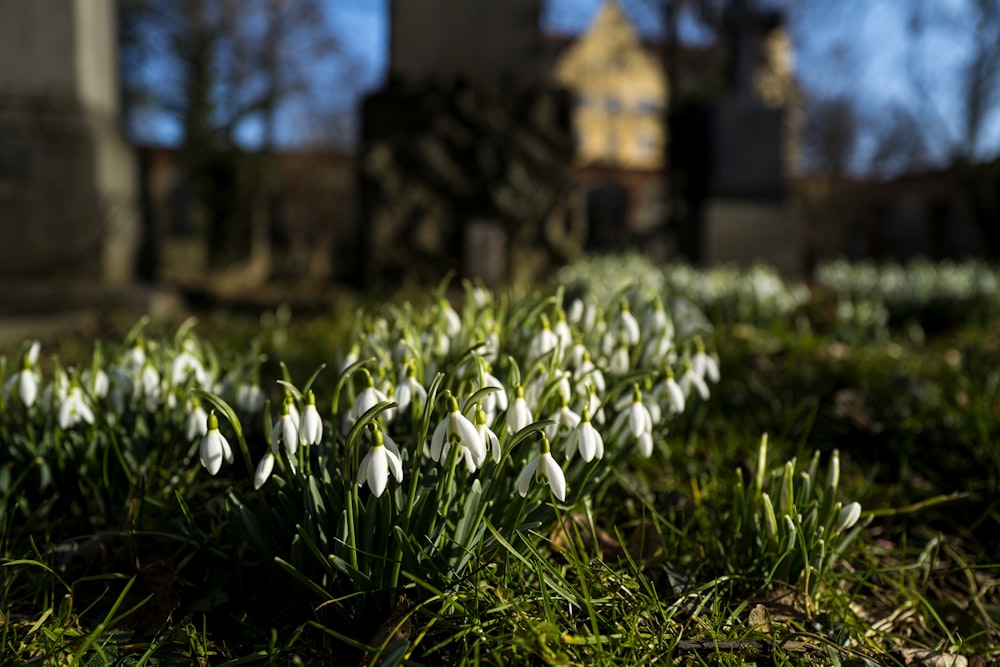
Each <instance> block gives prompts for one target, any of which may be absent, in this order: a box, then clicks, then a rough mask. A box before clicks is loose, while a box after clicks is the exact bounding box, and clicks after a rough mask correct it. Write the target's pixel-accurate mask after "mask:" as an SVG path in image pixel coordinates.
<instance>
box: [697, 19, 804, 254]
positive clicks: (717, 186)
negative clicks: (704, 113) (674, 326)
mask: <svg viewBox="0 0 1000 667" xmlns="http://www.w3.org/2000/svg"><path fill="white" fill-rule="evenodd" d="M752 4H753V3H752V2H750V1H749V0H735V1H734V2H733V3H732V4H731V5H730V11H729V14H728V15H727V17H726V21H725V28H726V30H725V32H726V37H727V39H726V45H727V47H728V56H729V58H728V61H729V71H728V76H727V80H728V90H727V92H726V94H725V95H724V97H723V98H722V100H721V101H720V102H719V104H718V106H717V107H716V108H715V110H714V114H713V116H714V117H713V126H712V139H711V152H712V156H711V164H712V168H711V172H710V177H709V183H708V194H709V197H708V199H707V201H706V202H705V207H704V225H705V232H704V259H705V261H706V262H707V263H709V264H721V263H727V262H734V263H737V264H744V265H746V264H750V263H753V262H755V261H758V260H760V261H767V262H768V263H770V264H772V265H774V266H775V267H777V268H778V269H779V270H782V271H784V272H787V273H790V274H795V273H799V272H801V271H802V269H803V262H804V247H805V240H804V239H805V234H804V226H803V224H802V220H801V217H800V216H799V215H798V214H797V212H796V210H795V207H794V203H793V202H792V201H791V200H790V199H789V197H788V191H787V190H788V188H787V177H788V169H789V166H788V159H789V157H790V156H789V152H788V150H787V147H788V145H789V141H788V137H787V136H786V134H787V132H788V130H789V124H788V117H789V114H790V113H791V112H792V111H793V108H792V107H793V106H794V103H795V100H794V78H793V76H792V72H791V64H790V60H787V59H788V58H789V57H790V47H789V46H788V45H787V41H786V40H783V39H781V37H782V36H783V35H784V34H785V33H784V26H783V17H782V15H781V14H780V13H778V12H777V11H763V10H759V9H756V8H754V7H752ZM783 44H784V45H785V48H784V49H782V48H781V47H782V45H783Z"/></svg>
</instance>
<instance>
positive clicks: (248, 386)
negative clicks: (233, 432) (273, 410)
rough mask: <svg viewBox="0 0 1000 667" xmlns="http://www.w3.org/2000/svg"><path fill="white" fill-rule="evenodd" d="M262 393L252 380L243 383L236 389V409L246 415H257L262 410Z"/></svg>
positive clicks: (263, 401) (263, 399)
mask: <svg viewBox="0 0 1000 667" xmlns="http://www.w3.org/2000/svg"><path fill="white" fill-rule="evenodd" d="M264 403H265V397H264V391H263V390H262V389H261V388H260V385H259V384H257V381H256V380H254V381H253V382H251V383H247V382H244V383H243V384H241V385H240V386H239V387H237V388H236V407H237V408H239V409H240V411H241V412H243V413H244V414H246V415H250V416H253V415H257V414H260V411H261V410H263V409H264Z"/></svg>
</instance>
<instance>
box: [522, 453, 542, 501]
mask: <svg viewBox="0 0 1000 667" xmlns="http://www.w3.org/2000/svg"><path fill="white" fill-rule="evenodd" d="M537 468H538V459H537V458H534V459H531V461H529V462H528V465H526V466H524V470H522V471H521V474H520V475H518V476H517V492H518V493H520V494H521V497H522V498H524V497H525V496H526V495H528V488H529V487H530V486H531V480H532V479H533V478H534V476H535V470H536V469H537Z"/></svg>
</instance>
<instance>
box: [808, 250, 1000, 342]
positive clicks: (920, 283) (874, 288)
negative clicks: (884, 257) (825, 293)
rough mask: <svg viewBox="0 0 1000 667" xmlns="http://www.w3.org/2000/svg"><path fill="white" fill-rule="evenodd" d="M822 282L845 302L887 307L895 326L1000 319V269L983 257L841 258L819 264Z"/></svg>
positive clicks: (888, 320)
mask: <svg viewBox="0 0 1000 667" xmlns="http://www.w3.org/2000/svg"><path fill="white" fill-rule="evenodd" d="M816 281H817V283H818V284H819V285H821V286H822V287H824V288H826V289H828V290H830V291H832V292H834V293H835V294H836V295H837V296H838V297H839V299H840V300H841V301H842V302H848V303H854V304H861V303H864V302H868V303H870V304H872V305H871V306H868V307H869V308H871V309H872V310H880V311H884V313H885V320H886V324H887V325H891V326H893V327H900V326H903V325H914V324H919V325H921V326H929V327H931V328H945V327H950V326H955V325H958V324H975V325H980V326H983V325H988V324H991V323H993V322H995V321H996V320H997V318H998V317H1000V271H998V270H997V269H996V268H995V267H992V266H989V265H988V264H986V263H984V262H981V261H977V260H966V261H960V262H958V261H949V260H944V261H940V262H932V261H929V260H926V259H917V260H913V261H911V262H909V263H906V264H897V263H891V262H890V263H876V262H872V261H867V262H847V261H844V260H836V261H830V262H826V263H824V264H821V265H820V266H819V267H818V268H817V270H816Z"/></svg>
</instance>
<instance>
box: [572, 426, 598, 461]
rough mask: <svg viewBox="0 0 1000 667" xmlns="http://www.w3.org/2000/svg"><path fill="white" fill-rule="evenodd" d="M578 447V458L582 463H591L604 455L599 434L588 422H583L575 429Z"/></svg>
mask: <svg viewBox="0 0 1000 667" xmlns="http://www.w3.org/2000/svg"><path fill="white" fill-rule="evenodd" d="M577 432H578V434H579V435H578V441H579V442H578V446H579V449H580V458H582V459H583V460H584V461H593V460H594V457H597V458H601V456H603V454H604V443H603V442H602V439H601V434H600V432H598V430H597V429H596V428H594V425H593V424H591V423H590V422H589V421H586V422H583V423H581V424H580V426H579V427H578V429H577Z"/></svg>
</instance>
